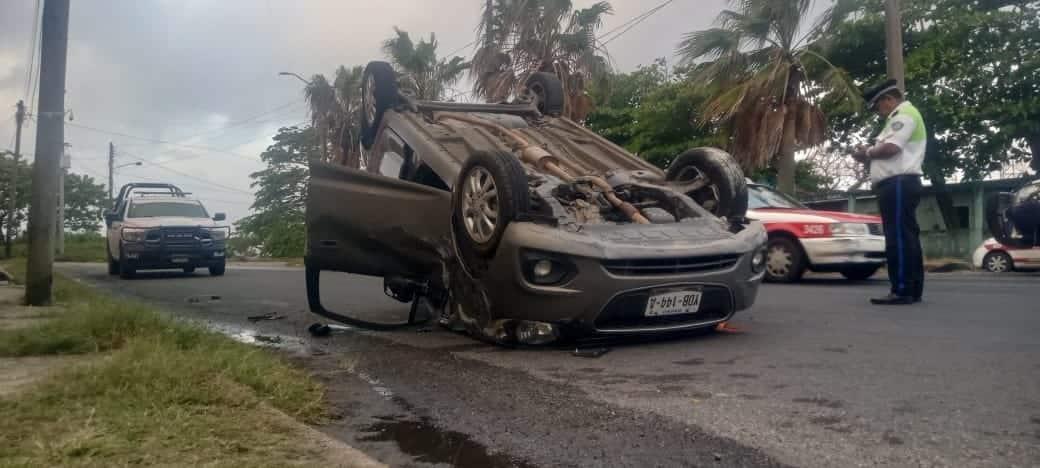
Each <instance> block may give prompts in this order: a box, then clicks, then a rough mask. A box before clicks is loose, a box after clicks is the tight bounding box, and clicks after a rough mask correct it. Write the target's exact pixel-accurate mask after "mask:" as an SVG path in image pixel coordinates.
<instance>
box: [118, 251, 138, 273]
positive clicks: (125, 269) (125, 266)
mask: <svg viewBox="0 0 1040 468" xmlns="http://www.w3.org/2000/svg"><path fill="white" fill-rule="evenodd" d="M135 276H137V269H136V268H134V266H133V265H131V264H130V263H129V262H127V261H126V255H123V254H122V253H120V254H119V277H120V278H123V279H130V278H133V277H135Z"/></svg>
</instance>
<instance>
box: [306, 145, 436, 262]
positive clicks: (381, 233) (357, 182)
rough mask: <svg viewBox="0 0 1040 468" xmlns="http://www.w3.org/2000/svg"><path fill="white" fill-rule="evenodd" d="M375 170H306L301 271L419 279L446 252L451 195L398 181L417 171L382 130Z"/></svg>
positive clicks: (403, 148) (318, 166) (315, 165)
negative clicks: (304, 253) (303, 263)
mask: <svg viewBox="0 0 1040 468" xmlns="http://www.w3.org/2000/svg"><path fill="white" fill-rule="evenodd" d="M371 151H372V152H373V153H375V154H376V155H378V156H379V157H374V158H371V160H372V161H378V163H376V164H378V167H373V168H370V170H358V169H353V168H349V167H346V166H343V165H338V164H330V163H324V162H317V161H316V162H312V163H311V166H310V167H311V178H310V183H309V185H308V199H307V265H308V266H310V267H317V268H319V269H321V270H334V271H343V272H348V273H357V274H362V275H371V276H383V277H386V276H403V277H409V278H422V277H424V276H426V275H429V274H431V273H433V272H435V271H439V267H440V266H442V264H443V260H444V258H446V257H447V253H448V252H450V250H449V249H450V212H451V192H449V191H447V190H444V189H441V188H434V187H431V186H428V185H423V184H418V183H414V182H410V181H407V180H402V179H401V176H402V174H408V173H410V172H412V171H411V167H412V166H413V165H414V164H415V163H416V158H415V155H414V154H412V152H411V151H410V149H409V148H408V147H407V145H405V144H404V142H403V140H402V139H401V138H400V137H399V136H397V134H395V133H394V132H393V131H392V130H390V129H384V130H383V131H382V133H381V136H380V138H379V140H377V142H376V144H375V145H373V147H372V150H371Z"/></svg>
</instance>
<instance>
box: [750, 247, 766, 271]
mask: <svg viewBox="0 0 1040 468" xmlns="http://www.w3.org/2000/svg"><path fill="white" fill-rule="evenodd" d="M767 255H768V249H766V246H764V245H763V246H762V247H759V248H758V250H755V253H754V254H752V255H751V272H752V273H761V272H762V270H765V269H766V257H767Z"/></svg>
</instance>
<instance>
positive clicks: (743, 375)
mask: <svg viewBox="0 0 1040 468" xmlns="http://www.w3.org/2000/svg"><path fill="white" fill-rule="evenodd" d="M729 376H730V377H732V378H734V379H757V378H758V374H749V373H746V372H736V373H733V374H730V375H729Z"/></svg>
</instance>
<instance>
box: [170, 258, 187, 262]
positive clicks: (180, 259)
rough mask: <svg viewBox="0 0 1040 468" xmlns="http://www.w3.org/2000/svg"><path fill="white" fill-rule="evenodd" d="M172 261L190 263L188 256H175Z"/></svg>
mask: <svg viewBox="0 0 1040 468" xmlns="http://www.w3.org/2000/svg"><path fill="white" fill-rule="evenodd" d="M170 263H188V259H187V258H186V257H173V258H171V259H170Z"/></svg>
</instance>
